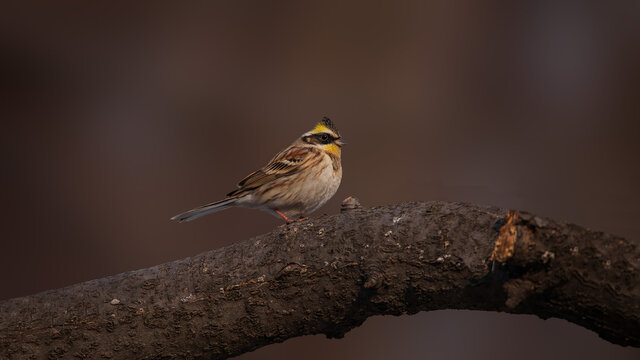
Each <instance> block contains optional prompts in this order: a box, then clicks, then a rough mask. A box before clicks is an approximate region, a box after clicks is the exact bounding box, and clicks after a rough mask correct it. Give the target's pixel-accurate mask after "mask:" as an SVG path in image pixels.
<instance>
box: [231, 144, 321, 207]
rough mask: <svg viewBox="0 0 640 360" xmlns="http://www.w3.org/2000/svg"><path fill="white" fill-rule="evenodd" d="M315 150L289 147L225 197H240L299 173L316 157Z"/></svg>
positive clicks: (243, 180) (242, 181)
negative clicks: (247, 192)
mask: <svg viewBox="0 0 640 360" xmlns="http://www.w3.org/2000/svg"><path fill="white" fill-rule="evenodd" d="M317 152H318V151H317V150H316V149H315V148H312V147H298V146H292V147H289V148H287V149H285V150H283V151H281V152H280V153H278V154H277V155H276V156H275V157H274V158H273V159H271V161H270V162H269V163H268V164H267V165H265V166H264V167H263V168H262V169H260V170H257V171H254V172H252V173H251V174H249V175H247V176H246V177H245V178H244V179H242V180H240V182H239V183H238V188H237V189H236V190H234V191H232V192H230V193H229V194H227V196H241V195H242V193H244V192H246V191H250V190H253V189H256V188H258V187H260V186H262V185H264V184H267V183H270V182H271V181H273V180H275V179H278V178H281V177H285V176H290V175H292V174H295V173H297V172H298V171H300V170H301V169H302V168H303V166H304V164H307V163H308V160H309V159H310V158H311V157H313V156H314V155H317Z"/></svg>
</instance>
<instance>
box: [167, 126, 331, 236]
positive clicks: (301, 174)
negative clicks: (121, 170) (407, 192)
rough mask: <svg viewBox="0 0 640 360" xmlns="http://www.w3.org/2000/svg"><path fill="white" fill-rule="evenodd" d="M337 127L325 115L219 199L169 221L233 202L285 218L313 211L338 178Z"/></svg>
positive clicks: (218, 208)
mask: <svg viewBox="0 0 640 360" xmlns="http://www.w3.org/2000/svg"><path fill="white" fill-rule="evenodd" d="M343 145H344V142H343V141H342V138H341V137H340V133H339V132H338V129H337V128H336V127H335V126H334V125H333V122H332V121H331V120H330V119H329V118H326V117H325V118H323V119H322V121H320V122H319V123H318V124H317V125H316V126H315V127H314V128H313V129H312V130H311V131H308V132H306V133H304V134H302V136H301V137H300V138H298V139H297V140H296V141H294V142H293V144H291V145H290V146H289V147H288V148H286V149H284V150H282V151H281V152H279V153H278V154H277V155H276V156H275V157H274V158H273V159H271V161H269V163H268V164H267V165H265V166H264V167H263V168H262V169H260V170H258V171H254V172H252V173H251V174H249V175H248V176H247V177H245V178H244V179H242V180H241V181H240V183H238V188H237V189H236V190H233V191H232V192H230V193H228V194H227V197H226V198H224V199H223V200H220V201H216V202H214V203H211V204H207V205H204V206H201V207H198V208H195V209H193V210H189V211H187V212H185V213H182V214H179V215H176V216H174V217H172V218H171V220H178V221H180V222H182V221H191V220H194V219H197V218H199V217H201V216H204V215H207V214H210V213H214V212H216V211H220V210H224V209H228V208H230V207H234V206H241V207H246V208H253V209H260V210H266V211H268V212H270V213H272V214H273V215H275V216H280V217H282V218H283V219H284V221H286V222H287V223H289V222H292V221H293V220H292V219H295V218H298V217H303V216H305V215H307V214H310V213H312V212H313V211H315V210H316V209H318V208H319V207H321V206H322V205H324V204H325V203H326V202H327V200H329V199H330V198H331V197H332V196H333V195H334V194H335V193H336V191H337V190H338V186H340V180H341V179H342V165H341V164H340V155H341V154H340V151H341V149H340V148H341V147H342V146H343Z"/></svg>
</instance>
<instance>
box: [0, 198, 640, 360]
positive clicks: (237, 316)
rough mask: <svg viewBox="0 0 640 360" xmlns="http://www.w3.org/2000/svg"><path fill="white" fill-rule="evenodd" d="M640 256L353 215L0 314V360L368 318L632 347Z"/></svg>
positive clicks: (249, 346) (133, 348)
mask: <svg viewBox="0 0 640 360" xmlns="http://www.w3.org/2000/svg"><path fill="white" fill-rule="evenodd" d="M639 271H640V249H639V246H638V244H637V243H633V242H630V241H628V240H625V239H623V238H620V237H616V236H613V235H608V234H604V233H601V232H595V231H591V230H588V229H584V228H581V227H579V226H576V225H571V224H565V223H562V222H558V221H553V220H549V219H544V218H540V217H537V216H533V215H530V214H527V213H518V212H507V211H505V210H503V209H499V208H493V207H481V206H476V205H469V204H461V203H446V202H427V203H406V204H401V205H395V206H384V207H376V208H368V209H362V208H355V209H351V210H348V211H344V212H342V213H341V214H339V215H334V216H322V217H320V218H314V219H311V220H307V221H303V222H299V223H294V224H291V225H288V226H286V227H283V228H278V229H276V230H274V231H273V232H271V233H269V234H265V235H261V236H258V237H256V238H253V239H251V240H248V241H245V242H242V243H238V244H235V245H232V246H228V247H226V248H223V249H219V250H215V251H210V252H206V253H203V254H200V255H197V256H194V257H191V258H188V259H184V260H178V261H174V262H170V263H166V264H163V265H159V266H155V267H152V268H148V269H143V270H137V271H131V272H127V273H123V274H119V275H115V276H111V277H107V278H103V279H98V280H93V281H87V282H84V283H81V284H77V285H73V286H69V287H66V288H63V289H58V290H52V291H47V292H43V293H40V294H37V295H33V296H27V297H23V298H16V299H11V300H6V301H3V302H1V303H0V358H3V359H24V358H35V359H45V358H46V359H57V358H107V359H134V358H140V359H169V358H181V359H210V358H226V357H229V356H234V355H238V354H241V353H244V352H247V351H251V350H254V349H256V348H259V347H261V346H264V345H267V344H271V343H275V342H281V341H284V340H286V339H288V338H291V337H295V336H301V335H306V334H318V333H324V334H326V335H327V336H329V337H338V338H339V337H342V336H343V335H344V334H345V333H346V332H347V331H349V330H350V329H352V328H354V327H356V326H359V325H360V324H362V323H363V321H364V320H365V319H366V318H367V317H369V316H372V315H381V314H391V315H400V314H413V313H416V312H418V311H428V310H436V309H478V310H489V311H505V312H510V313H526V314H535V315H538V316H539V317H541V318H549V317H557V318H562V319H566V320H569V321H571V322H573V323H576V324H578V325H581V326H584V327H586V328H588V329H591V330H593V331H595V332H596V333H598V334H599V335H600V336H601V337H603V338H604V339H606V340H608V341H611V342H613V343H617V344H621V345H631V346H640V280H639V275H640V272H639Z"/></svg>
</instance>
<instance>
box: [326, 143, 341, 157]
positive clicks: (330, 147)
mask: <svg viewBox="0 0 640 360" xmlns="http://www.w3.org/2000/svg"><path fill="white" fill-rule="evenodd" d="M322 147H323V148H324V150H325V151H326V152H328V153H331V154H333V155H335V156H340V146H338V145H336V144H327V145H323V146H322Z"/></svg>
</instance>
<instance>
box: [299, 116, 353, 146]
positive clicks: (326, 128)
mask: <svg viewBox="0 0 640 360" xmlns="http://www.w3.org/2000/svg"><path fill="white" fill-rule="evenodd" d="M302 141H304V142H305V143H307V144H314V145H316V146H319V147H321V148H323V149H324V150H326V151H328V152H330V153H332V154H335V155H340V148H341V147H342V146H343V145H344V144H345V142H344V141H343V140H342V137H341V136H340V133H339V132H338V129H337V128H336V126H335V125H334V124H333V122H332V121H331V119H329V118H328V117H324V118H322V120H321V121H320V122H319V123H318V124H316V126H315V127H314V128H313V129H311V130H310V131H308V132H306V133H304V134H303V135H302Z"/></svg>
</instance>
